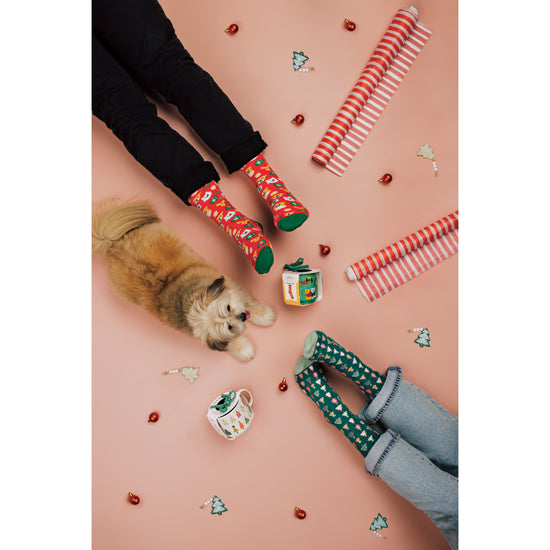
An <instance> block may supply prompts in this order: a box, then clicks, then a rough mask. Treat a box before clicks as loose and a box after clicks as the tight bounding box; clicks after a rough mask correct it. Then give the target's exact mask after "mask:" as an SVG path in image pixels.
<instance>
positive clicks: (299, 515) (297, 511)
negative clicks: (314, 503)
mask: <svg viewBox="0 0 550 550" xmlns="http://www.w3.org/2000/svg"><path fill="white" fill-rule="evenodd" d="M294 515H295V516H296V517H297V518H298V519H304V518H305V517H306V515H307V514H306V511H305V510H302V509H301V508H298V506H296V508H294Z"/></svg>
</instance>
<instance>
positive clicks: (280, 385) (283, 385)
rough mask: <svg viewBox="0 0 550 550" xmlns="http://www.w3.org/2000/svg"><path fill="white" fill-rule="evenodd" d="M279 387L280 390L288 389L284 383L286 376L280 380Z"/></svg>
mask: <svg viewBox="0 0 550 550" xmlns="http://www.w3.org/2000/svg"><path fill="white" fill-rule="evenodd" d="M279 389H280V390H281V391H286V390H288V384H287V383H286V378H283V379H282V380H281V383H280V384H279Z"/></svg>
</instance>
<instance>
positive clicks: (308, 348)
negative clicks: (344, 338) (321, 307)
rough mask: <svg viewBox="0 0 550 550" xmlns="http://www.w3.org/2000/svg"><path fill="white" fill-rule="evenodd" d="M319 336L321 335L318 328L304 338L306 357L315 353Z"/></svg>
mask: <svg viewBox="0 0 550 550" xmlns="http://www.w3.org/2000/svg"><path fill="white" fill-rule="evenodd" d="M318 338H319V335H318V334H317V331H316V330H314V331H313V332H310V333H309V334H308V335H307V336H306V339H305V340H304V357H307V358H308V359H309V358H310V357H311V356H312V355H313V352H314V351H315V346H316V345H317V340H318Z"/></svg>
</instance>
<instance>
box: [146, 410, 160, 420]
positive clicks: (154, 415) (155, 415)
mask: <svg viewBox="0 0 550 550" xmlns="http://www.w3.org/2000/svg"><path fill="white" fill-rule="evenodd" d="M159 418H160V415H159V413H158V412H152V413H151V414H150V415H149V420H147V422H157V421H158V419H159Z"/></svg>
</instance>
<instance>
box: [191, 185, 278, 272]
mask: <svg viewBox="0 0 550 550" xmlns="http://www.w3.org/2000/svg"><path fill="white" fill-rule="evenodd" d="M189 203H190V204H192V205H193V206H196V207H197V208H198V209H199V210H200V211H201V212H204V213H205V214H206V215H207V216H208V217H209V218H212V219H213V220H214V221H215V222H216V223H217V224H218V225H219V226H220V227H221V228H222V229H223V230H224V231H225V232H226V233H229V234H230V235H231V236H232V237H233V239H235V241H236V242H237V243H238V245H239V246H240V247H241V248H242V250H243V252H244V253H245V254H246V256H247V257H248V259H249V260H250V261H251V262H252V265H253V266H254V268H255V269H256V271H257V272H258V273H267V272H268V271H269V270H270V269H271V266H272V265H273V249H272V248H271V243H270V242H269V240H268V239H267V237H265V235H264V234H263V233H262V230H261V228H260V226H259V225H258V224H257V223H256V222H253V221H252V220H251V219H249V218H247V217H246V216H245V215H244V214H242V213H241V212H239V211H238V210H237V209H236V208H235V207H234V206H233V205H232V204H231V203H230V202H229V201H228V200H227V199H226V198H225V196H224V195H223V193H222V192H221V189H220V188H219V187H218V184H217V183H216V182H215V181H212V182H210V183H207V184H206V185H203V186H202V187H200V188H199V189H197V190H196V191H195V192H194V193H192V194H191V195H190V196H189Z"/></svg>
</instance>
